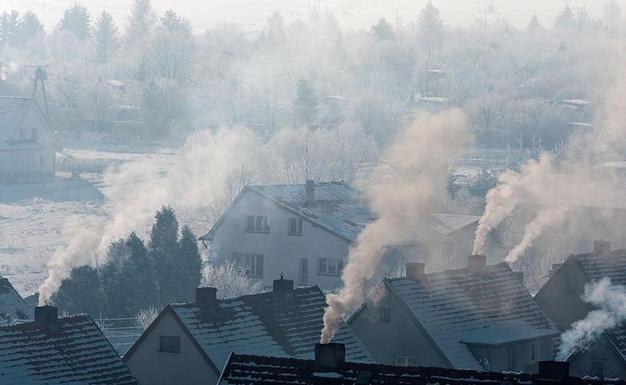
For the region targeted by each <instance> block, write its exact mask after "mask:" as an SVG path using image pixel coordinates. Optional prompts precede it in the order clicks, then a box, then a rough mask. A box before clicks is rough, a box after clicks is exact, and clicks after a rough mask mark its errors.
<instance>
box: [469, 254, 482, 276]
mask: <svg viewBox="0 0 626 385" xmlns="http://www.w3.org/2000/svg"><path fill="white" fill-rule="evenodd" d="M486 266H487V256H486V255H482V254H474V255H470V256H469V257H467V270H468V271H470V272H472V273H478V272H481V271H483V270H485V267H486Z"/></svg>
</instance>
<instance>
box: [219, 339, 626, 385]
mask: <svg viewBox="0 0 626 385" xmlns="http://www.w3.org/2000/svg"><path fill="white" fill-rule="evenodd" d="M538 367H539V371H538V373H537V374H529V373H520V372H484V371H475V370H459V369H450V368H436V367H398V366H390V365H381V364H373V363H355V362H346V360H345V355H344V350H343V346H341V345H340V344H325V345H320V344H318V345H317V346H316V347H315V358H314V359H309V360H305V359H296V358H284V357H265V356H257V355H244V354H232V355H231V356H230V357H229V359H228V362H227V363H226V366H225V367H224V371H223V372H222V376H221V377H220V380H219V385H249V384H264V385H281V384H284V385H287V384H289V385H291V384H300V385H321V384H324V385H383V384H384V385H428V384H438V385H547V384H569V385H604V384H626V382H625V381H624V380H618V379H600V378H577V377H572V376H570V374H569V368H568V364H567V363H566V362H554V361H542V362H540V363H539V365H538Z"/></svg>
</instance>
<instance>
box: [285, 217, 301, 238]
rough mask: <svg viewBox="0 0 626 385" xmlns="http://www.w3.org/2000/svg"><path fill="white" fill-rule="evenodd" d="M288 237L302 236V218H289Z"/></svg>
mask: <svg viewBox="0 0 626 385" xmlns="http://www.w3.org/2000/svg"><path fill="white" fill-rule="evenodd" d="M287 223H288V226H287V235H302V218H289V219H288V222H287Z"/></svg>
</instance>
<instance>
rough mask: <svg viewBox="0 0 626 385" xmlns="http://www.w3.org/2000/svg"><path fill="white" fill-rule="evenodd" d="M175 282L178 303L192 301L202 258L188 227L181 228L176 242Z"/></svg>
mask: <svg viewBox="0 0 626 385" xmlns="http://www.w3.org/2000/svg"><path fill="white" fill-rule="evenodd" d="M176 260H177V261H176V262H177V266H176V267H177V270H176V273H177V276H178V277H177V280H178V288H179V291H178V294H177V299H178V300H179V301H184V302H190V301H193V298H194V293H195V290H196V288H197V287H199V286H200V279H201V276H202V274H201V270H202V258H201V257H200V251H199V250H198V241H197V238H196V236H195V234H194V233H193V232H192V231H191V229H190V228H189V226H183V228H182V230H181V236H180V240H179V241H178V255H177V258H176Z"/></svg>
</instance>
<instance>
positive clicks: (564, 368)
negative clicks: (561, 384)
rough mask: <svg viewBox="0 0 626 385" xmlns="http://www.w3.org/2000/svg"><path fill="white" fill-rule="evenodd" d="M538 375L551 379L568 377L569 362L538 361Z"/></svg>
mask: <svg viewBox="0 0 626 385" xmlns="http://www.w3.org/2000/svg"><path fill="white" fill-rule="evenodd" d="M539 377H540V378H543V379H551V380H562V379H564V378H566V377H569V362H564V361H539Z"/></svg>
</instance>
